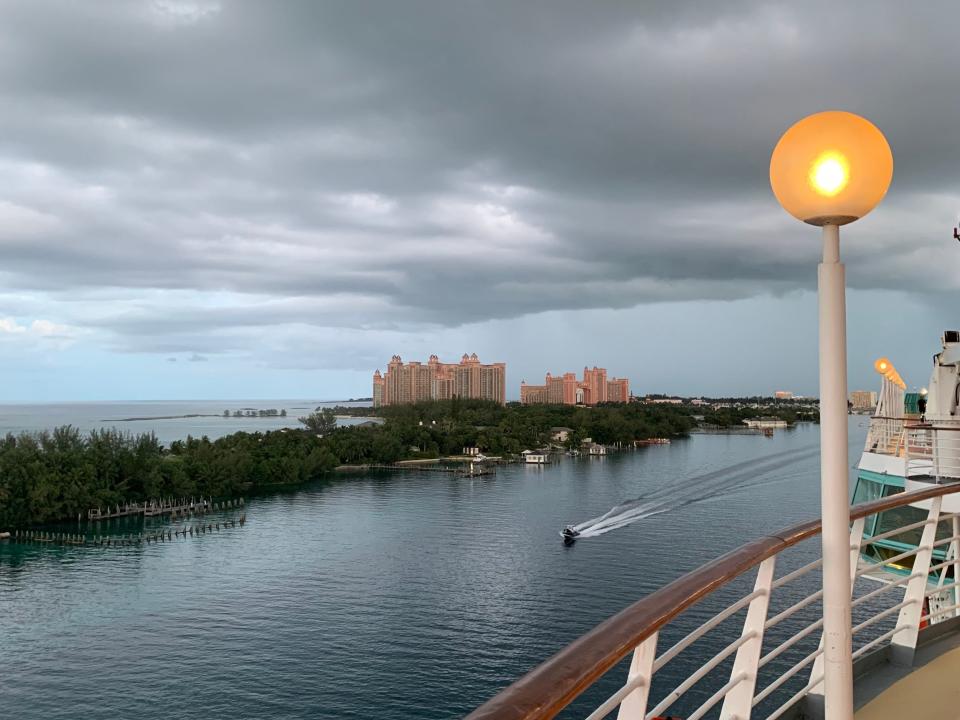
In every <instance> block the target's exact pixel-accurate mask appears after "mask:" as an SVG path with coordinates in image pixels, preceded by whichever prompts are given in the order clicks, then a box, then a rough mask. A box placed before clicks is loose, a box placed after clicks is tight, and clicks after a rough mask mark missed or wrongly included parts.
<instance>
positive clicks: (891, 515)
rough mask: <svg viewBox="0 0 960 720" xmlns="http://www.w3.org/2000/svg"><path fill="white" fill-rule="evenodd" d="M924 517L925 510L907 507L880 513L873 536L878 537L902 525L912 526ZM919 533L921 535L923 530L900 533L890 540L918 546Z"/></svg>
mask: <svg viewBox="0 0 960 720" xmlns="http://www.w3.org/2000/svg"><path fill="white" fill-rule="evenodd" d="M926 517H927V511H926V510H920V509H919V508H915V507H910V506H909V505H906V506H904V507H898V508H894V509H893V510H886V511H884V512H882V513H880V517H879V518H878V519H877V527H876V530H875V531H874V534H875V535H880V534H882V533H885V532H888V531H890V530H893V529H895V528H898V527H903V526H904V525H912V524H913V523H915V522H920V521H921V520H923V519H924V518H926ZM921 533H923V528H922V527H916V528H913V529H912V530H907V531H906V532H902V533H900V534H899V535H894V536H893V537H892V538H890V539H891V540H892V541H894V542H898V543H905V544H907V545H919V544H920V535H921Z"/></svg>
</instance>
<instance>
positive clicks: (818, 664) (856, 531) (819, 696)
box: [808, 518, 867, 717]
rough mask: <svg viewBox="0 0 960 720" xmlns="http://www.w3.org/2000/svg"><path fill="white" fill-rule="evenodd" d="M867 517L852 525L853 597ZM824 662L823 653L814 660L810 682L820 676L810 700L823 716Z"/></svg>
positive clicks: (851, 576) (821, 636)
mask: <svg viewBox="0 0 960 720" xmlns="http://www.w3.org/2000/svg"><path fill="white" fill-rule="evenodd" d="M866 520H867V519H866V518H858V519H857V520H854V521H853V524H852V525H851V526H850V597H851V598H852V597H853V588H854V585H855V584H856V582H857V567H858V566H859V564H860V546H861V545H862V543H863V527H864V525H865V524H866ZM817 649H818V650H822V649H823V633H820V645H819V646H818V648H817ZM823 664H824V658H823V653H820V654H819V655H817V659H816V660H814V661H813V667H812V668H811V669H810V682H814V681H815V680H817V678H820V680H819V681H817V684H816V685H814V686H813V687H812V688H811V689H810V692H809V693H808V702H809V703H810V704H811V705H812V709H813V708H816V710H817V712H818V713H819V716H821V717H822V716H823V707H824V705H823V671H824V668H823Z"/></svg>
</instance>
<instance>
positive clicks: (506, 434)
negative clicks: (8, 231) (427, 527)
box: [0, 400, 696, 530]
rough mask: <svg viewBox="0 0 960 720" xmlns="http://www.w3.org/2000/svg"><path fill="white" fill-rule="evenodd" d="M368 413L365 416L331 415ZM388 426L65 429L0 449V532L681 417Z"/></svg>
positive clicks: (620, 435)
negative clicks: (173, 431)
mask: <svg viewBox="0 0 960 720" xmlns="http://www.w3.org/2000/svg"><path fill="white" fill-rule="evenodd" d="M336 412H337V413H338V414H342V413H346V412H349V413H351V414H370V413H371V412H372V411H371V409H370V408H350V409H347V408H338V409H337V411H336ZM376 412H377V414H378V415H380V416H381V417H382V418H383V422H382V423H381V424H377V425H368V426H360V427H356V426H347V427H334V426H333V422H332V419H333V412H332V411H329V410H327V411H321V412H318V413H314V414H313V415H311V416H307V417H305V418H302V419H301V421H302V422H303V424H304V426H305V427H304V429H288V430H277V431H273V432H267V433H246V432H238V433H234V434H232V435H228V436H226V437H223V438H220V439H218V440H209V439H207V438H205V437H204V438H188V439H187V440H183V441H178V442H174V443H173V444H172V445H171V446H170V447H169V448H167V447H164V446H163V445H162V444H161V443H160V442H159V441H158V440H157V439H156V437H155V436H153V435H152V434H145V435H131V434H129V433H123V432H120V431H117V430H97V431H93V432H90V433H86V434H85V433H81V432H80V431H78V430H77V429H76V428H73V427H69V426H67V427H61V428H57V429H55V430H52V431H50V432H45V433H39V434H22V435H19V436H14V435H7V436H6V437H5V438H4V439H2V440H0V530H3V529H8V528H12V527H23V526H25V525H29V524H34V523H44V522H51V521H55V520H60V519H69V518H76V517H77V514H78V513H85V512H86V511H87V509H88V508H91V507H98V506H100V507H105V506H107V505H114V504H122V503H123V502H125V501H142V500H144V499H149V498H157V497H170V496H174V497H185V496H186V497H189V496H200V495H204V496H219V497H224V496H232V495H237V494H240V493H248V492H251V491H257V490H258V489H261V488H264V487H267V486H270V485H277V484H290V483H299V482H304V481H308V480H315V479H319V478H321V477H323V476H324V475H325V474H327V473H329V472H330V471H331V470H333V469H334V468H335V467H337V466H338V465H344V464H364V463H392V462H396V461H398V460H403V459H415V458H430V457H438V456H443V455H456V454H459V453H461V452H462V450H463V448H464V447H468V446H478V447H480V448H481V450H482V451H483V452H484V453H487V454H490V455H502V454H512V453H518V452H520V451H521V450H524V449H526V448H533V447H537V446H540V445H542V444H543V443H545V442H547V441H549V440H550V438H551V428H555V427H565V428H570V429H571V430H572V432H571V433H570V434H569V438H568V440H567V444H568V445H569V446H576V445H579V443H580V442H581V440H582V439H583V438H586V437H590V438H592V439H593V440H594V441H595V442H599V443H604V444H616V443H630V442H631V441H633V440H635V439H642V438H648V437H676V436H679V435H684V434H686V433H687V432H688V431H689V430H691V429H692V428H693V427H694V426H695V424H696V422H695V420H694V419H693V417H692V412H691V410H690V409H687V408H679V407H670V406H657V405H643V404H631V405H607V406H600V407H595V408H575V407H568V406H546V405H540V406H520V405H517V404H510V405H508V406H506V407H501V406H499V405H496V404H493V403H487V402H481V401H471V400H453V401H447V402H433V403H423V404H417V405H408V406H400V407H388V408H381V409H379V410H377V411H376Z"/></svg>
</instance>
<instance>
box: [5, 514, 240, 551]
mask: <svg viewBox="0 0 960 720" xmlns="http://www.w3.org/2000/svg"><path fill="white" fill-rule="evenodd" d="M246 522H247V515H246V513H243V514H242V515H240V517H239V518H231V519H228V520H219V521H217V522H215V523H205V524H204V523H201V524H199V525H189V526H185V527H181V528H176V529H173V530H160V531H154V532H140V533H124V534H121V535H89V536H88V535H87V534H85V533H65V532H47V531H43V530H14V531H13V532H12V533H9V538H8V539H9V540H12V541H13V542H19V543H52V544H55V545H82V546H90V547H93V546H99V547H111V546H113V547H118V546H128V545H142V544H146V543H152V542H153V543H158V542H173V541H174V540H177V539H181V538H187V537H193V536H195V535H196V536H199V535H205V534H207V533H212V532H218V531H219V530H221V529H223V530H226V529H228V528H234V527H243V526H244V525H245V524H246Z"/></svg>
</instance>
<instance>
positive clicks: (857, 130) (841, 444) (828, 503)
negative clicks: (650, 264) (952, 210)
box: [770, 111, 893, 720]
mask: <svg viewBox="0 0 960 720" xmlns="http://www.w3.org/2000/svg"><path fill="white" fill-rule="evenodd" d="M892 177H893V155H892V154H891V153H890V146H889V145H888V144H887V141H886V139H885V138H884V137H883V134H882V133H881V132H880V131H879V130H878V129H877V128H876V126H874V125H873V124H872V123H871V122H870V121H868V120H866V119H864V118H862V117H859V116H858V115H853V114H852V113H848V112H840V111H828V112H821V113H816V114H814V115H810V116H808V117H805V118H804V119H803V120H800V121H799V122H798V123H796V124H795V125H793V126H792V127H791V128H790V129H789V130H787V131H786V132H785V133H784V134H783V137H781V138H780V141H779V142H778V143H777V146H776V147H775V148H774V150H773V155H772V156H771V158H770V185H771V187H772V188H773V194H774V195H776V197H777V200H778V201H779V202H780V204H781V205H782V206H783V208H784V210H786V211H787V212H788V213H790V214H791V215H793V216H794V217H795V218H797V219H798V220H802V221H803V222H805V223H809V224H810V225H816V226H820V227H822V228H823V261H822V262H821V263H820V266H819V268H818V271H819V272H818V295H819V306H820V505H821V514H822V523H823V533H822V541H823V633H824V636H823V638H824V661H825V662H824V703H825V707H824V710H825V715H826V719H827V720H851V719H852V718H853V660H852V657H851V634H850V624H851V623H850V602H851V579H850V501H849V479H848V475H847V468H848V462H849V460H848V452H847V328H846V300H845V289H844V285H845V280H844V268H843V264H842V263H841V262H840V226H841V225H846V224H848V223H851V222H853V221H854V220H858V219H859V218H861V217H863V216H864V215H866V214H867V213H868V212H870V211H871V210H872V209H873V208H874V207H876V205H877V203H879V202H880V201H881V200H882V199H883V196H884V195H885V194H886V192H887V188H888V187H889V186H890V180H891V178H892Z"/></svg>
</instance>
